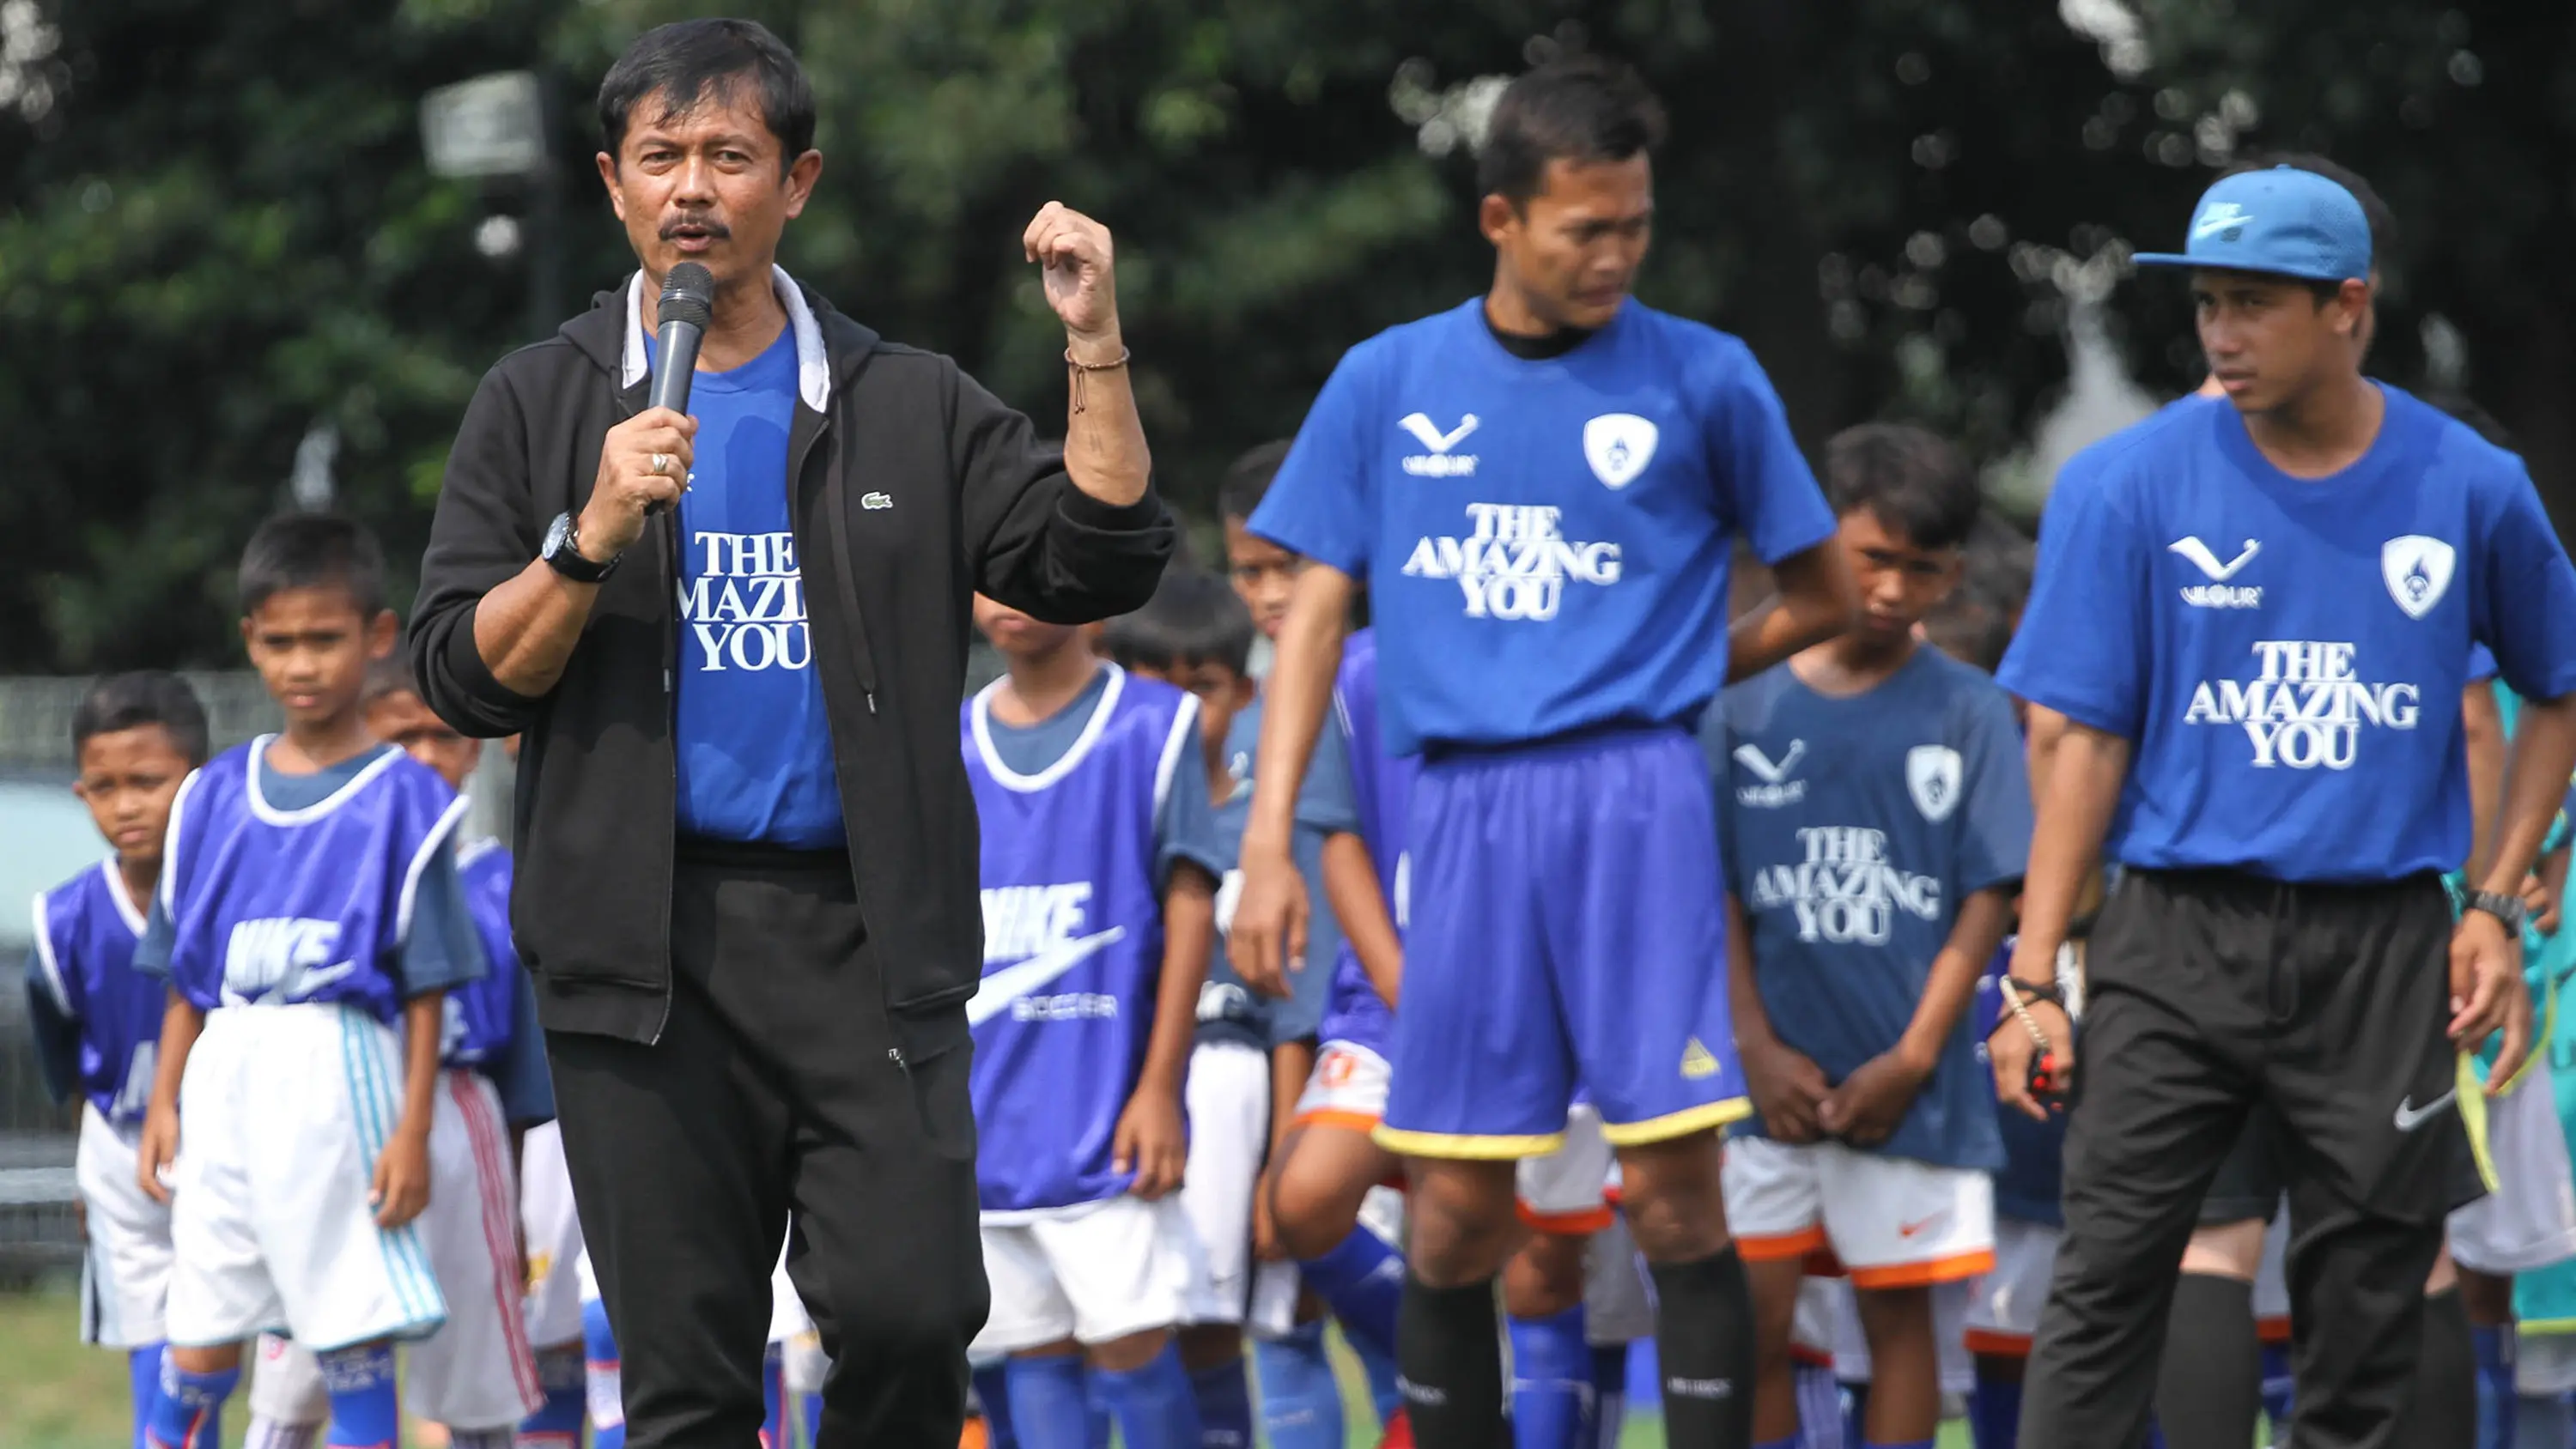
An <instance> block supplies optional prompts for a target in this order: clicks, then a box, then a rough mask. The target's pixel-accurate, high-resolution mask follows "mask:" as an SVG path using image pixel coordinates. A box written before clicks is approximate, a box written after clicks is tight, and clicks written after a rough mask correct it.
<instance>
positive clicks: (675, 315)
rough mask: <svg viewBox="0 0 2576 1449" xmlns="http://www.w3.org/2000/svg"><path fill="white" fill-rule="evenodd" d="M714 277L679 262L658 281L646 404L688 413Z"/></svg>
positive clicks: (710, 313) (656, 509) (655, 509)
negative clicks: (652, 361)
mask: <svg viewBox="0 0 2576 1449" xmlns="http://www.w3.org/2000/svg"><path fill="white" fill-rule="evenodd" d="M715 305H716V279H715V275H714V274H713V273H711V272H709V271H708V270H707V269H706V268H704V267H702V266H700V265H698V264H697V263H696V262H682V263H680V264H679V265H678V266H676V267H673V268H672V269H671V272H670V275H668V276H666V277H664V278H663V279H662V300H661V303H660V305H659V306H658V307H657V308H656V315H658V316H659V317H660V319H661V328H660V330H659V331H658V332H656V333H655V335H654V343H655V349H654V350H655V354H656V360H658V361H659V362H660V364H661V365H660V366H659V367H657V368H655V369H654V371H653V392H652V396H651V397H650V398H649V399H648V401H647V405H648V406H651V407H657V408H669V409H670V410H671V411H673V412H675V413H685V412H687V411H688V410H689V382H690V379H691V378H693V377H694V376H695V375H696V373H697V370H698V343H699V342H700V341H701V340H702V339H704V338H705V336H706V335H707V321H708V319H709V318H711V317H713V316H714V315H715ZM670 506H671V505H669V504H667V503H656V504H654V505H652V506H651V507H649V508H647V509H645V510H644V511H645V512H646V513H647V514H653V513H660V512H662V511H663V510H664V509H667V508H669V507H670Z"/></svg>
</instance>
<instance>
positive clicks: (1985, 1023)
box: [1968, 936, 2066, 1228]
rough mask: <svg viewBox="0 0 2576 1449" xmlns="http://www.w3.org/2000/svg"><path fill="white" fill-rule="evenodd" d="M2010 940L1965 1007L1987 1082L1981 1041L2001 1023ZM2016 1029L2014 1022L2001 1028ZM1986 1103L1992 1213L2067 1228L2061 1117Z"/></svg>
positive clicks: (1990, 1068)
mask: <svg viewBox="0 0 2576 1449" xmlns="http://www.w3.org/2000/svg"><path fill="white" fill-rule="evenodd" d="M2014 942H2015V938H2014V937H2011V936H2006V937H2005V938H2004V942H2003V945H2002V946H2001V947H2000V948H1999V949H1997V950H1996V952H1995V959H1994V962H1993V964H1992V965H1990V966H1988V967H1987V969H1986V974H1985V975H1983V976H1980V977H1978V978H1977V999H1976V1002H1975V1004H1974V1005H1972V1006H1970V1007H1969V1008H1968V1020H1969V1021H1970V1022H1971V1023H1972V1024H1973V1025H1974V1026H1975V1027H1976V1031H1977V1065H1978V1066H1979V1067H1981V1068H1983V1069H1984V1070H1985V1072H1986V1073H1987V1080H1988V1081H1989V1082H1992V1080H1993V1073H1994V1068H1993V1066H1992V1065H1991V1064H1990V1063H1988V1061H1987V1060H1986V1039H1987V1038H1988V1037H1989V1036H1991V1035H1992V1034H1993V1030H1994V1027H1995V1024H1996V1023H1997V1022H1999V1021H2001V1020H2002V1017H2001V1015H2000V1013H2001V1012H2002V1011H2003V1009H2004V988H2003V978H2004V976H2005V975H2006V974H2007V973H2009V972H2010V971H2011V970H2012V953H2013V945H2014ZM2004 1029H2005V1030H2006V1031H2021V1030H2023V1029H2024V1028H2023V1027H2022V1026H2021V1024H2020V1023H2019V1022H2013V1023H2010V1024H2008V1025H2006V1026H2005V1027H2004ZM1987 1103H1988V1105H1989V1106H1991V1107H1992V1108H1993V1109H1994V1115H1995V1126H1996V1130H1997V1132H1998V1133H1999V1135H2000V1136H2001V1137H2002V1139H2003V1145H2004V1165H2003V1166H2002V1167H2000V1168H1997V1169H1996V1170H1995V1214H1996V1216H1998V1217H2007V1218H2019V1219H2020V1220H2021V1221H2023V1222H2026V1223H2045V1224H2047V1225H2048V1226H2050V1227H2052V1228H2056V1227H2064V1226H2065V1225H2066V1205H2065V1201H2064V1188H2063V1182H2064V1180H2065V1176H2066V1114H2065V1113H2063V1112H2059V1113H2053V1114H2051V1115H2050V1117H2049V1119H2048V1120H2047V1121H2045V1122H2039V1121H2034V1120H2032V1119H2031V1118H2029V1117H2026V1116H2024V1115H2022V1113H2021V1112H2020V1111H2019V1110H2018V1109H2015V1108H2011V1107H2006V1106H2003V1105H2002V1104H2001V1103H1998V1102H1996V1101H1995V1100H1994V1094H1993V1093H1992V1092H1991V1091H1989V1092H1988V1093H1987Z"/></svg>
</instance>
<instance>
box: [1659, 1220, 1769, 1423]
mask: <svg viewBox="0 0 2576 1449" xmlns="http://www.w3.org/2000/svg"><path fill="white" fill-rule="evenodd" d="M1648 1267H1649V1270H1650V1271H1651V1272H1652V1274H1653V1275H1654V1280H1655V1356H1656V1361H1657V1363H1658V1365H1659V1366H1660V1367H1661V1369H1662V1372H1663V1377H1664V1384H1663V1388H1664V1442H1666V1443H1668V1444H1670V1445H1672V1446H1673V1449H1750V1446H1751V1445H1752V1443H1753V1347H1754V1346H1753V1292H1752V1289H1751V1288H1750V1287H1749V1286H1748V1285H1747V1284H1746V1282H1745V1279H1744V1260H1743V1259H1741V1258H1738V1257H1737V1256H1735V1246H1734V1245H1733V1244H1732V1243H1730V1244H1728V1245H1727V1246H1726V1247H1724V1248H1722V1249H1720V1250H1718V1251H1717V1252H1715V1253H1713V1254H1711V1255H1709V1256H1708V1257H1705V1258H1702V1259H1700V1260H1699V1261H1698V1262H1696V1263H1653V1264H1649V1265H1648Z"/></svg>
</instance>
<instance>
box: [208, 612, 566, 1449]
mask: <svg viewBox="0 0 2576 1449" xmlns="http://www.w3.org/2000/svg"><path fill="white" fill-rule="evenodd" d="M360 711H361V714H362V716H363V717H364V719H365V720H366V724H367V730H368V732H369V733H370V734H372V735H373V736H374V737H375V738H376V739H378V740H381V741H382V742H384V743H385V744H388V745H391V746H393V747H394V748H396V749H398V750H401V751H402V752H403V753H404V754H406V755H409V756H410V757H411V758H412V759H414V760H416V761H418V762H419V763H421V764H423V765H426V766H428V767H429V768H430V769H431V770H433V771H435V772H437V774H438V777H439V778H440V779H442V780H445V781H446V782H447V784H448V787H449V788H450V789H453V790H457V791H459V792H462V791H463V789H464V787H465V783H466V781H467V780H468V779H469V778H471V777H472V775H473V773H474V767H475V766H476V764H478V763H479V762H480V761H481V759H482V757H483V745H482V741H480V740H474V739H468V738H466V737H465V736H463V735H461V734H458V733H457V732H456V731H455V730H454V729H453V728H452V727H450V726H449V725H448V723H447V722H446V721H445V720H442V719H440V718H439V717H438V716H437V715H436V714H433V713H431V711H430V708H429V706H428V705H427V704H426V703H425V702H423V701H422V699H421V697H420V691H419V689H418V687H417V686H416V685H414V684H413V682H412V676H411V666H410V665H409V664H407V663H406V662H404V660H403V659H402V657H401V656H399V655H394V656H390V657H387V658H383V659H378V660H376V661H374V662H373V663H371V664H370V665H368V667H367V679H366V687H365V690H364V692H363V693H362V694H361V696H360ZM456 868H457V876H458V879H459V881H460V883H462V885H463V886H464V888H465V896H466V906H467V909H468V910H469V911H470V912H471V913H472V915H473V917H474V924H475V928H476V931H477V933H478V934H479V936H480V937H481V940H482V943H483V950H484V957H485V960H486V962H487V963H488V965H489V966H490V968H491V969H490V970H489V971H488V972H487V973H486V974H485V975H484V977H483V978H482V979H481V980H479V981H473V982H469V983H466V984H464V985H462V986H459V987H457V988H456V989H454V990H452V991H450V992H449V993H448V994H447V1000H446V1003H445V1013H444V1016H445V1020H444V1023H443V1025H442V1029H441V1046H440V1060H441V1063H442V1066H443V1070H442V1072H441V1073H440V1081H439V1094H440V1098H441V1115H442V1120H444V1119H445V1118H446V1117H447V1116H450V1115H452V1116H453V1118H454V1120H455V1123H456V1125H457V1127H458V1128H460V1129H461V1130H459V1131H456V1132H453V1133H449V1134H444V1136H443V1138H442V1140H440V1141H439V1142H438V1144H437V1146H436V1147H435V1148H434V1157H433V1161H432V1162H431V1164H430V1174H431V1177H432V1179H433V1181H434V1184H435V1190H434V1191H433V1192H432V1193H431V1196H430V1206H429V1209H428V1211H427V1212H426V1213H425V1214H424V1215H423V1217H422V1219H421V1223H422V1229H421V1230H422V1233H423V1236H424V1238H425V1240H426V1241H427V1244H428V1247H429V1254H430V1267H431V1269H432V1271H434V1272H435V1273H436V1274H437V1276H438V1286H439V1289H440V1291H441V1292H442V1293H443V1294H444V1295H445V1296H446V1299H447V1310H448V1317H447V1322H446V1323H445V1324H444V1325H443V1326H441V1327H440V1328H439V1330H438V1331H437V1332H436V1333H433V1334H431V1335H430V1336H429V1337H428V1338H427V1339H425V1340H423V1341H422V1342H421V1344H420V1346H419V1347H417V1348H415V1349H414V1350H413V1351H412V1354H411V1361H410V1368H409V1372H408V1373H407V1374H406V1375H405V1379H404V1386H403V1387H404V1400H405V1403H406V1405H407V1407H408V1409H409V1411H410V1412H411V1414H412V1415H413V1416H414V1417H416V1418H419V1419H423V1420H426V1421H428V1422H431V1423H435V1424H438V1425H441V1426H442V1427H444V1428H445V1429H446V1430H447V1432H448V1442H449V1444H450V1445H451V1449H511V1446H512V1444H513V1442H514V1441H516V1440H518V1439H519V1438H520V1436H521V1433H522V1431H523V1430H524V1433H525V1435H526V1437H527V1439H528V1440H530V1441H532V1442H533V1443H534V1444H536V1445H540V1446H549V1445H550V1446H556V1449H569V1446H570V1445H571V1444H572V1443H573V1442H574V1441H575V1439H577V1438H578V1436H579V1432H580V1427H581V1413H582V1408H583V1402H582V1356H581V1343H580V1338H579V1334H580V1324H579V1322H578V1320H575V1321H574V1323H573V1325H572V1332H571V1334H570V1338H571V1342H570V1343H569V1344H565V1343H563V1342H562V1337H563V1335H561V1333H560V1331H558V1334H557V1336H556V1337H554V1338H550V1339H548V1340H547V1347H548V1350H549V1352H548V1354H547V1356H546V1358H545V1360H544V1361H543V1362H542V1363H541V1362H540V1360H539V1358H538V1356H537V1355H536V1354H535V1353H534V1352H533V1351H532V1350H531V1349H530V1347H529V1337H528V1330H527V1324H526V1321H525V1318H524V1317H523V1304H522V1302H521V1295H522V1291H523V1289H525V1288H526V1286H527V1284H528V1282H529V1281H530V1280H529V1276H528V1274H527V1273H526V1271H525V1269H524V1268H523V1266H522V1265H521V1263H520V1261H519V1251H520V1250H519V1247H518V1244H517V1235H518V1233H519V1231H520V1226H519V1220H518V1218H519V1192H518V1173H517V1172H516V1171H515V1164H516V1163H517V1162H518V1160H519V1159H520V1156H521V1147H520V1144H521V1142H522V1139H523V1138H524V1137H525V1136H526V1135H527V1134H528V1133H530V1132H531V1131H533V1130H534V1129H535V1128H537V1127H539V1126H543V1125H548V1124H551V1123H552V1122H553V1120H554V1091H553V1087H552V1084H551V1083H550V1082H549V1080H548V1078H547V1076H546V1055H545V1038H544V1036H543V1035H542V1034H541V1033H540V1032H539V1030H538V1028H537V1025H536V995H535V992H534V991H533V989H532V988H531V987H530V985H529V982H528V974H527V972H526V971H525V970H524V969H523V968H522V967H521V966H520V964H519V956H518V950H517V948H516V947H515V946H514V945H512V943H511V940H510V853H509V851H508V850H506V849H504V848H503V847H502V845H501V842H499V841H497V840H491V839H483V840H474V841H466V842H462V843H460V844H458V846H457V847H456ZM450 1108H452V1109H453V1110H452V1113H451V1112H450V1111H449V1110H448V1109H450ZM542 1241H543V1240H542V1239H532V1246H531V1251H533V1250H534V1247H533V1245H534V1243H536V1242H542ZM564 1267H565V1269H566V1270H567V1272H568V1271H569V1270H570V1267H571V1265H570V1264H569V1263H567V1264H565V1265H564ZM329 1408H330V1403H329V1399H328V1398H327V1396H326V1395H325V1392H324V1386H323V1380H322V1376H321V1372H320V1366H319V1365H318V1364H317V1363H316V1362H315V1360H314V1356H313V1354H312V1353H311V1352H310V1351H309V1350H307V1349H305V1348H303V1347H302V1346H301V1345H299V1344H296V1343H293V1342H291V1341H288V1340H284V1339H274V1338H271V1337H264V1338H263V1340H262V1342H261V1344H260V1363H259V1371H258V1374H257V1376H256V1378H255V1379H254V1381H253V1382H252V1385H251V1414H252V1418H251V1428H250V1437H249V1441H248V1443H247V1445H246V1446H245V1449H310V1446H311V1444H312V1442H313V1436H314V1433H315V1431H316V1430H318V1429H319V1428H320V1426H321V1424H322V1421H323V1420H324V1418H325V1417H327V1415H328V1412H329ZM523 1421H524V1423H523Z"/></svg>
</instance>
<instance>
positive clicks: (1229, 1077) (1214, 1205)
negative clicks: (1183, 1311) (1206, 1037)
mask: <svg viewBox="0 0 2576 1449" xmlns="http://www.w3.org/2000/svg"><path fill="white" fill-rule="evenodd" d="M1186 1091H1187V1101H1186V1106H1187V1107H1188V1109H1189V1114H1190V1158H1189V1164H1188V1166H1187V1168H1186V1169H1185V1172H1186V1176H1184V1177H1183V1178H1182V1185H1181V1191H1180V1194H1179V1196H1180V1200H1181V1215H1182V1217H1183V1218H1185V1219H1186V1220H1187V1221H1188V1223H1189V1227H1190V1239H1191V1241H1190V1269H1191V1271H1190V1298H1189V1305H1188V1310H1187V1312H1188V1318H1187V1321H1188V1322H1191V1323H1241V1322H1243V1315H1244V1312H1245V1310H1246V1309H1247V1308H1248V1307H1249V1306H1250V1305H1251V1303H1252V1194H1253V1191H1254V1189H1255V1187H1256V1186H1257V1185H1258V1184H1259V1183H1260V1180H1261V1159H1262V1155H1263V1153H1264V1152H1265V1151H1266V1150H1267V1148H1268V1146H1269V1143H1270V1054H1269V1053H1268V1052H1265V1051H1263V1050H1262V1049H1261V1048H1259V1047H1256V1046H1253V1045H1251V1044H1250V1043H1248V1042H1206V1043H1203V1044H1201V1045H1200V1046H1199V1047H1198V1048H1197V1049H1195V1050H1193V1051H1192V1052H1191V1053H1190V1075H1189V1084H1188V1087H1187V1089H1186Z"/></svg>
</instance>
